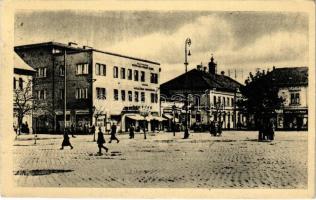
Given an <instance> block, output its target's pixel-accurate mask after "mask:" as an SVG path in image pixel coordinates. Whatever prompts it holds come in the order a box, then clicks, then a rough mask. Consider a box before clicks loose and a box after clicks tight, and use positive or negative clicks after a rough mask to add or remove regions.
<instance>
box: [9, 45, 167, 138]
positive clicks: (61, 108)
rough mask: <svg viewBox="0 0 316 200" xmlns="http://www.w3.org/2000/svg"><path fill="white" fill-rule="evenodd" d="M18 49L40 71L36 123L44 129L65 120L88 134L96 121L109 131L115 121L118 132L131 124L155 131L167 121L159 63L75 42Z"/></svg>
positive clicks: (61, 125) (36, 81)
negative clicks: (162, 106) (162, 107)
mask: <svg viewBox="0 0 316 200" xmlns="http://www.w3.org/2000/svg"><path fill="white" fill-rule="evenodd" d="M14 50H15V52H16V53H17V54H18V55H19V56H20V57H21V58H22V59H23V60H24V62H25V63H27V64H28V65H29V66H31V67H32V68H33V69H35V70H36V75H35V77H34V80H33V82H34V84H33V94H34V97H35V98H36V99H37V100H38V102H39V104H41V105H43V106H42V107H41V108H42V109H39V110H37V111H34V112H35V115H34V116H33V127H34V128H36V129H37V131H39V132H45V133H46V132H47V133H49V132H60V131H62V130H63V128H64V126H65V125H66V127H69V126H74V127H75V128H76V131H77V133H80V132H82V133H85V132H88V127H90V126H91V125H92V124H95V125H96V126H99V127H102V129H107V130H108V129H109V127H110V125H111V124H113V123H115V124H116V125H117V126H118V130H119V131H127V130H128V128H129V126H130V125H131V124H133V125H135V126H136V127H140V128H141V127H142V126H145V127H146V128H147V129H148V130H149V131H151V130H156V129H159V126H160V124H161V122H162V121H163V120H164V119H163V118H162V117H161V115H160V112H159V111H160V109H159V101H158V99H159V98H160V91H159V81H160V72H161V67H160V63H158V62H154V61H149V60H145V59H140V58H135V57H130V56H125V55H120V54H116V53H112V52H106V51H101V50H97V49H94V48H92V47H88V46H83V47H79V46H78V45H77V44H74V43H69V44H62V43H57V42H47V43H38V44H29V45H22V46H16V47H15V48H14ZM65 66H66V67H65ZM36 112H37V113H36Z"/></svg>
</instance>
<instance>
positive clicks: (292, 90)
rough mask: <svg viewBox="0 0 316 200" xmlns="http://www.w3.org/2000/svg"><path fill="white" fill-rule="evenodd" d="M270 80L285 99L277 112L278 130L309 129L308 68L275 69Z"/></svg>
mask: <svg viewBox="0 0 316 200" xmlns="http://www.w3.org/2000/svg"><path fill="white" fill-rule="evenodd" d="M267 76H268V78H269V79H270V80H271V81H272V82H273V83H274V85H275V86H277V87H278V88H279V92H278V95H279V96H280V97H282V98H283V99H284V102H283V107H282V109H280V110H278V111H277V116H276V119H277V120H276V125H277V127H276V128H278V129H287V130H291V129H292V130H293V129H294V130H297V129H298V130H300V129H305V130H306V129H307V128H308V67H287V68H274V69H273V70H272V71H271V72H270V73H269V74H267Z"/></svg>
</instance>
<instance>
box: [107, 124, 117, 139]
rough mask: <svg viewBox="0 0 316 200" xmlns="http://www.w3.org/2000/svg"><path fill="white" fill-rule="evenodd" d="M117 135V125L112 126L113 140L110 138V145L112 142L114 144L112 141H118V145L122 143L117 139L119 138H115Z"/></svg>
mask: <svg viewBox="0 0 316 200" xmlns="http://www.w3.org/2000/svg"><path fill="white" fill-rule="evenodd" d="M115 134H116V125H115V124H113V125H112V126H111V138H110V141H109V143H111V142H112V140H116V141H117V143H119V142H120V141H119V140H118V139H117V137H116V136H115Z"/></svg>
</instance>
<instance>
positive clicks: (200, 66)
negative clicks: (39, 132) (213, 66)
mask: <svg viewBox="0 0 316 200" xmlns="http://www.w3.org/2000/svg"><path fill="white" fill-rule="evenodd" d="M202 67H203V66H202V63H201V64H200V65H196V69H197V70H199V71H201V70H202Z"/></svg>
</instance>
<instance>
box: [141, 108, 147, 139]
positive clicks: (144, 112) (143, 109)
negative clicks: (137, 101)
mask: <svg viewBox="0 0 316 200" xmlns="http://www.w3.org/2000/svg"><path fill="white" fill-rule="evenodd" d="M139 113H140V115H141V116H143V117H144V123H143V125H144V127H143V128H144V139H145V140H146V139H147V137H146V117H147V116H148V115H149V109H148V108H147V106H146V107H142V108H141V110H140V112H139Z"/></svg>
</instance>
